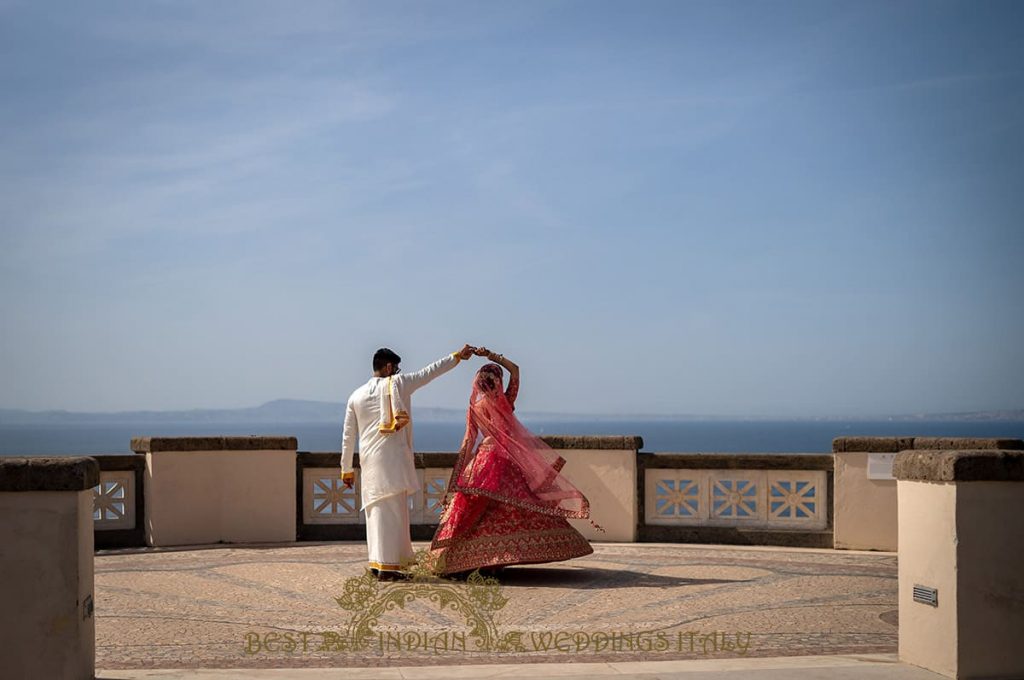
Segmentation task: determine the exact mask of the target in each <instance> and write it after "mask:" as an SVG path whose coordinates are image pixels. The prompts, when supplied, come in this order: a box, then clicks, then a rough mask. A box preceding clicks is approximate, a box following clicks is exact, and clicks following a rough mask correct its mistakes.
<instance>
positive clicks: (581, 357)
mask: <svg viewBox="0 0 1024 680" xmlns="http://www.w3.org/2000/svg"><path fill="white" fill-rule="evenodd" d="M1022 20H1024V5H1021V4H1020V3H1013V2H1008V3H1001V2H985V3H968V2H962V3H948V2H934V1H929V2H921V3H915V2H884V3H869V2H853V3H838V2H819V1H814V2H785V3H784V2H772V3H768V2H748V3H730V2H706V3H696V2H664V3H661V2H640V3H626V2H619V3H599V2H538V1H530V2H522V3H440V2H438V3H401V4H396V3H378V2H374V3H370V2H365V3H340V2H329V3H316V2H302V3H288V2H279V3H261V2H244V3H229V2H217V3H206V2H196V3H162V2H152V3H138V2H124V3H114V2H108V3H99V4H93V3H70V2H69V3H48V4H42V3H28V2H25V3H21V2H10V1H9V0H2V1H0V87H2V91H3V93H4V94H3V99H2V104H0V123H2V125H0V145H2V146H0V180H2V181H0V318H2V319H3V324H2V326H0V407H10V408H28V409H48V408H66V409H72V410H100V411H103V410H122V409H165V408H193V407H236V406H248V405H255V404H258V403H261V402H263V401H266V400H270V399H274V398H280V397H290V398H307V399H322V400H342V399H344V398H345V397H346V396H347V395H348V393H349V392H350V391H351V390H352V389H353V388H354V387H356V386H357V385H358V384H360V383H361V382H363V381H364V380H365V379H366V378H367V377H368V373H369V357H370V355H371V354H372V352H373V350H374V349H376V348H377V347H379V346H382V345H387V346H390V347H392V348H394V349H395V350H397V351H398V352H399V353H400V354H401V355H402V356H403V358H404V361H403V368H405V369H406V370H411V369H414V368H416V367H417V366H418V365H422V364H425V363H427V362H429V361H431V360H433V359H434V358H436V357H438V356H440V355H442V354H444V353H446V352H449V351H451V350H453V349H456V348H457V347H458V346H460V345H461V343H462V342H463V341H465V342H471V343H479V344H487V345H488V346H491V347H493V348H495V349H496V350H498V351H501V352H504V353H505V354H506V355H508V356H509V357H510V358H513V359H515V360H517V361H518V362H519V363H520V364H521V365H522V366H523V371H524V381H523V391H522V399H523V401H522V404H523V408H526V409H529V410H556V411H562V412H580V413H586V412H590V413H620V414H647V413H651V414H654V413H657V414H664V413H690V414H720V415H743V414H749V415H777V416H780V417H785V416H794V415H801V416H802V415H826V414H834V415H842V414H849V415H867V414H884V413H913V412H926V411H927V412H936V411H964V410H982V409H997V408H1024V370H1022V369H1024V302H1022V300H1024V296H1022V293H1024V267H1022V254H1024V198H1022V196H1024V192H1022V191H1021V190H1020V188H1021V186H1022V185H1024V176H1022V175H1024V171H1022V169H1024V115H1022V114H1021V111H1022V109H1024V45H1022V42H1021V41H1020V39H1019V34H1020V28H1021V26H1022V25H1024V21H1022ZM470 375H471V371H470V369H467V368H465V367H461V368H459V369H457V372H455V373H453V374H452V375H449V376H446V377H444V378H442V379H441V380H439V381H438V382H437V383H435V384H433V385H431V386H430V387H429V388H428V389H427V390H425V391H424V392H423V393H421V394H420V395H419V396H418V397H417V403H419V404H423V405H433V406H460V405H462V404H464V403H465V399H466V398H467V396H468V385H469V380H470Z"/></svg>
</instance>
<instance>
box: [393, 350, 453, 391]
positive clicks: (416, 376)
mask: <svg viewBox="0 0 1024 680" xmlns="http://www.w3.org/2000/svg"><path fill="white" fill-rule="evenodd" d="M460 361H462V353H461V352H452V353H451V354H449V355H448V356H446V357H442V358H441V359H438V360H437V361H435V362H434V363H432V364H430V365H429V366H426V367H424V368H421V369H420V370H418V371H416V372H415V373H399V374H398V375H397V376H395V378H396V379H397V380H400V381H401V382H402V386H403V387H404V388H405V391H406V392H407V393H409V394H411V393H413V392H415V391H416V390H418V389H419V388H421V387H423V386H424V385H426V384H427V383H429V382H430V381H431V380H433V379H434V378H437V377H439V376H442V375H444V374H445V373H447V372H448V371H450V370H452V369H453V368H455V367H456V366H458V365H459V362H460Z"/></svg>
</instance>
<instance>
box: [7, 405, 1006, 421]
mask: <svg viewBox="0 0 1024 680" xmlns="http://www.w3.org/2000/svg"><path fill="white" fill-rule="evenodd" d="M343 414H344V405H343V404H341V403H333V402H326V401H310V400H302V399H276V400H274V401H269V402H267V403H265V404H261V405H259V406H254V407H249V408H237V409H191V410H186V411H119V412H111V413H89V412H75V411H60V410H54V411H27V410H21V409H0V425H49V424H52V425H62V424H63V425H89V424H97V425H99V424H111V425H113V424H117V425H131V424H160V423H167V424H172V423H173V424H188V423H197V424H198V423H210V424H214V423H219V424H223V423H231V424H239V425H242V424H254V425H255V424H267V425H270V424H274V425H280V424H287V423H325V424H326V423H337V422H340V421H341V419H342V416H343ZM465 417H466V412H465V410H464V409H450V408H432V407H422V406H418V407H417V408H416V418H417V420H418V421H420V422H437V423H454V422H461V421H462V420H463V419H464V418H465ZM520 417H521V418H523V419H528V420H543V421H547V422H557V421H566V422H616V421H618V422H622V421H626V422H635V421H637V420H644V421H653V422H783V421H785V422H821V423H828V422H837V423H839V422H842V423H850V422H865V423H868V422H871V423H875V422H904V423H914V422H947V423H956V422H962V423H1019V422H1024V409H1006V410H998V411H971V412H962V413H920V414H896V415H887V414H878V415H868V416H849V415H836V416H807V417H787V416H757V415H754V416H718V415H692V414H676V415H671V414H669V415H651V414H643V415H641V414H622V415H614V414H584V413H544V412H529V411H524V412H522V413H520Z"/></svg>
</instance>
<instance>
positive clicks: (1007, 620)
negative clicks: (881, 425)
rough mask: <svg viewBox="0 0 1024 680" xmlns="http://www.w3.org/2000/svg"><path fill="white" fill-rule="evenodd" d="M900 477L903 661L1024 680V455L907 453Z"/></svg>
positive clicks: (962, 674)
mask: <svg viewBox="0 0 1024 680" xmlns="http://www.w3.org/2000/svg"><path fill="white" fill-rule="evenodd" d="M893 472H894V474H895V476H896V479H897V494H898V496H899V611H900V614H899V619H900V623H899V656H900V660H901V661H904V662H906V663H910V664H913V665H915V666H921V667H922V668H927V669H929V670H932V671H935V672H938V673H942V674H943V675H946V676H949V677H952V678H1021V677H1024V654H1022V653H1021V641H1022V640H1024V529H1022V528H1021V526H1022V525H1021V517H1022V516H1024V451H1006V450H973V451H941V450H935V451H923V450H922V451H904V452H902V453H900V454H899V455H898V456H897V457H896V460H895V463H894V465H893ZM932 595H934V596H935V599H934V602H928V603H924V602H921V601H918V600H922V599H923V600H930V599H931V596H932Z"/></svg>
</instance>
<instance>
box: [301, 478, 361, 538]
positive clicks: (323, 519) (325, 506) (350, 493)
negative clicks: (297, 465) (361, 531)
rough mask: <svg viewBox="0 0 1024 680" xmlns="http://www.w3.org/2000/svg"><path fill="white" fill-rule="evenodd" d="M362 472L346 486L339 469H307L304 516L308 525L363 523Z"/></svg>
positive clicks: (304, 484)
mask: <svg viewBox="0 0 1024 680" xmlns="http://www.w3.org/2000/svg"><path fill="white" fill-rule="evenodd" d="M359 490H360V486H359V473H358V472H356V483H355V484H354V485H353V487H352V488H351V489H346V488H345V484H344V482H342V481H341V475H340V474H339V471H338V468H303V470H302V502H303V507H302V518H303V521H304V522H305V523H306V524H362V523H365V522H366V516H365V514H364V513H362V512H360V511H359Z"/></svg>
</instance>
